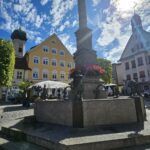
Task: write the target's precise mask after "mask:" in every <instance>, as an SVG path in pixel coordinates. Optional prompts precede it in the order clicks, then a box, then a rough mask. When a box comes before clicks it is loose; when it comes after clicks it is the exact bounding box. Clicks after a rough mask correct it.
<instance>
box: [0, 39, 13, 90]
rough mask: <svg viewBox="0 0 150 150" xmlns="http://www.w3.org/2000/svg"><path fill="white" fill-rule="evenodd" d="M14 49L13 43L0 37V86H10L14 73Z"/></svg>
mask: <svg viewBox="0 0 150 150" xmlns="http://www.w3.org/2000/svg"><path fill="white" fill-rule="evenodd" d="M14 65H15V50H14V47H13V43H12V42H10V41H7V40H2V39H0V87H1V86H7V87H8V86H11V84H12V80H13V74H14Z"/></svg>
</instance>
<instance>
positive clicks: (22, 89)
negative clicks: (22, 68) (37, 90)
mask: <svg viewBox="0 0 150 150" xmlns="http://www.w3.org/2000/svg"><path fill="white" fill-rule="evenodd" d="M30 85H31V82H30V81H22V82H20V84H19V88H20V93H21V95H22V96H23V97H24V98H25V96H26V93H27V90H28V87H29V86H30Z"/></svg>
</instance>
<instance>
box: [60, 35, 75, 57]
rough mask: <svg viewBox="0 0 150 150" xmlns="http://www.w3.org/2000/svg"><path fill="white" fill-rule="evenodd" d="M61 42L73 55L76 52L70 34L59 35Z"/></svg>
mask: <svg viewBox="0 0 150 150" xmlns="http://www.w3.org/2000/svg"><path fill="white" fill-rule="evenodd" d="M59 38H60V40H61V41H62V43H63V44H64V45H65V46H66V47H67V49H68V50H69V52H70V53H71V54H73V53H74V52H75V50H76V47H75V45H74V44H73V43H72V42H71V41H70V39H71V38H70V35H68V34H61V35H59Z"/></svg>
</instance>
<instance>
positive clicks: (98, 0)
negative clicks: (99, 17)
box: [92, 0, 101, 6]
mask: <svg viewBox="0 0 150 150" xmlns="http://www.w3.org/2000/svg"><path fill="white" fill-rule="evenodd" d="M92 1H93V6H97V5H98V4H99V3H100V2H101V0H92Z"/></svg>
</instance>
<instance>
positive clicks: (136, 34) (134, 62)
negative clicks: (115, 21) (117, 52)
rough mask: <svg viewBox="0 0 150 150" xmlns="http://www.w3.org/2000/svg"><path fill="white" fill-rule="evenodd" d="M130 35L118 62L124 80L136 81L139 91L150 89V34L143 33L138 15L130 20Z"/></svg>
mask: <svg viewBox="0 0 150 150" xmlns="http://www.w3.org/2000/svg"><path fill="white" fill-rule="evenodd" d="M131 26H132V35H131V37H130V39H129V41H128V43H127V45H126V47H125V49H124V51H123V53H122V56H121V58H120V62H121V63H122V67H123V69H124V74H123V78H124V79H125V80H136V81H137V82H138V83H139V84H140V85H141V90H144V89H145V88H149V89H150V33H149V32H147V31H145V30H144V29H143V26H142V21H141V18H140V16H139V15H137V14H134V16H133V17H132V20H131Z"/></svg>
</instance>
